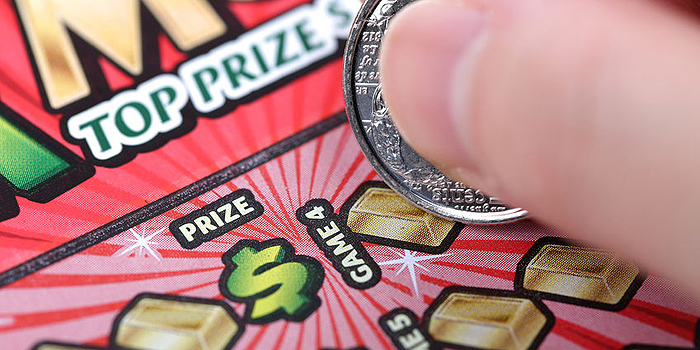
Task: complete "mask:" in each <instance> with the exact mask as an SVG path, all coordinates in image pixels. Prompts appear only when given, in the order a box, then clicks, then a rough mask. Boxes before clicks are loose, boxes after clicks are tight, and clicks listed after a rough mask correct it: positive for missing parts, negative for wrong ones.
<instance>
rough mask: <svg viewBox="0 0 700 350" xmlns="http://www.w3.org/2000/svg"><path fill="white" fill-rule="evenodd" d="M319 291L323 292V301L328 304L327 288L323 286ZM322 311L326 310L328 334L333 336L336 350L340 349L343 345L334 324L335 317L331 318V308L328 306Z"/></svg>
mask: <svg viewBox="0 0 700 350" xmlns="http://www.w3.org/2000/svg"><path fill="white" fill-rule="evenodd" d="M321 291H322V292H323V300H325V301H326V303H327V304H328V303H329V302H330V298H329V297H328V291H327V288H326V287H325V286H324V287H323V288H321ZM324 309H325V310H326V313H327V314H328V317H329V320H330V322H331V332H330V333H331V335H332V336H333V341H334V342H335V344H334V346H335V347H337V348H342V347H343V343H342V341H341V339H340V335H339V334H338V326H337V325H336V323H335V317H333V312H332V311H331V308H330V307H329V306H326V307H325V308H324ZM319 311H320V310H319Z"/></svg>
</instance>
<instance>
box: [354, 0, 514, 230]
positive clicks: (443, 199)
mask: <svg viewBox="0 0 700 350" xmlns="http://www.w3.org/2000/svg"><path fill="white" fill-rule="evenodd" d="M413 1H414V0H365V2H364V3H363V4H362V7H361V9H360V11H359V13H358V15H357V17H356V18H355V22H354V24H353V26H352V30H351V31H350V37H349V38H348V43H347V46H346V48H345V57H344V62H343V92H344V94H345V105H346V109H347V112H348V118H349V119H350V124H351V125H352V128H353V130H354V132H355V137H356V138H357V140H358V141H359V142H360V146H361V147H362V151H363V152H364V154H365V156H367V159H369V161H370V163H372V166H373V167H374V169H375V170H376V171H377V173H378V174H379V176H380V177H381V178H382V179H383V180H384V182H386V183H387V184H388V185H389V186H390V187H391V188H392V189H393V190H394V191H396V192H398V193H399V194H401V195H403V196H404V197H405V198H407V199H408V200H409V201H411V202H413V203H414V204H416V205H417V206H419V207H421V208H423V209H424V210H426V211H429V212H431V213H434V214H437V215H439V216H442V217H445V218H448V219H451V220H456V221H461V222H467V223H503V222H510V221H514V220H518V219H522V218H524V217H525V216H526V215H527V212H526V211H525V210H523V209H520V208H509V207H507V206H506V205H505V204H503V203H501V202H500V201H499V200H498V199H497V198H495V197H491V196H488V195H486V194H485V193H483V192H482V191H480V190H478V189H474V188H471V187H469V186H468V185H466V184H464V183H461V182H458V181H453V180H451V179H449V178H448V177H447V176H445V174H443V173H442V172H440V170H438V169H436V168H435V167H434V166H433V165H431V164H430V163H429V162H428V161H426V160H425V159H423V158H422V157H421V156H419V155H418V153H416V151H414V150H413V149H412V148H411V146H409V145H408V144H407V143H406V142H404V140H403V139H402V138H401V135H399V132H398V130H397V129H396V127H395V126H394V122H393V121H392V120H391V114H390V113H389V110H388V109H387V107H386V105H385V104H384V100H383V99H382V86H381V84H380V79H379V66H378V65H379V48H380V46H381V44H382V39H383V38H384V33H385V31H386V28H387V25H388V23H389V21H390V20H391V18H392V17H393V16H394V15H395V14H396V13H397V12H398V11H400V10H401V8H402V7H404V6H406V5H407V4H409V3H411V2H413Z"/></svg>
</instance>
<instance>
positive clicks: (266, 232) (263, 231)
mask: <svg viewBox="0 0 700 350" xmlns="http://www.w3.org/2000/svg"><path fill="white" fill-rule="evenodd" d="M243 227H244V228H247V229H250V230H252V231H255V232H257V233H259V234H260V235H262V236H264V237H267V238H270V239H272V238H277V236H275V235H273V234H271V233H270V232H268V231H267V230H263V229H262V228H259V227H257V226H255V225H254V224H253V223H250V222H249V223H247V224H245V225H244V226H243ZM231 233H232V234H235V235H241V236H243V234H242V233H241V232H240V231H238V230H236V231H232V232H231ZM244 237H245V236H244ZM247 237H252V235H248V236H247ZM255 239H260V236H257V237H255Z"/></svg>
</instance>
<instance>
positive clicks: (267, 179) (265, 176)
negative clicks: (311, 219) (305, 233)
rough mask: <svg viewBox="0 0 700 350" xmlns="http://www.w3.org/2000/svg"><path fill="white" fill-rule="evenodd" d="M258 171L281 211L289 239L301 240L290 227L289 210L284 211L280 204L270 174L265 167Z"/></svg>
mask: <svg viewBox="0 0 700 350" xmlns="http://www.w3.org/2000/svg"><path fill="white" fill-rule="evenodd" d="M259 169H260V175H261V176H262V178H263V181H264V182H265V185H267V188H268V189H269V190H270V192H271V193H272V198H273V199H274V200H275V202H276V203H277V205H278V206H279V208H280V210H281V211H282V215H284V218H285V219H286V221H283V224H284V226H285V227H286V228H287V229H289V233H290V236H291V237H294V238H296V239H301V237H300V236H299V233H297V232H296V230H295V229H294V227H292V226H291V225H292V224H291V223H292V218H291V216H290V215H289V210H285V207H284V204H282V199H281V198H280V197H281V196H280V194H279V192H277V189H276V188H275V184H274V183H273V181H272V178H271V177H270V173H269V172H268V170H267V165H265V166H262V167H260V168H259Z"/></svg>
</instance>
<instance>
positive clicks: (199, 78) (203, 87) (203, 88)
mask: <svg viewBox="0 0 700 350" xmlns="http://www.w3.org/2000/svg"><path fill="white" fill-rule="evenodd" d="M204 73H208V74H209V77H210V79H209V81H207V82H205V81H204V77H203V76H204ZM216 79H219V73H218V72H217V71H216V69H214V68H211V67H210V68H204V69H202V70H200V71H199V72H197V73H194V81H195V82H196V83H197V88H198V89H199V92H201V93H202V97H203V98H204V102H209V101H211V94H210V93H209V90H208V89H207V85H211V84H212V83H214V82H215V81H216Z"/></svg>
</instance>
